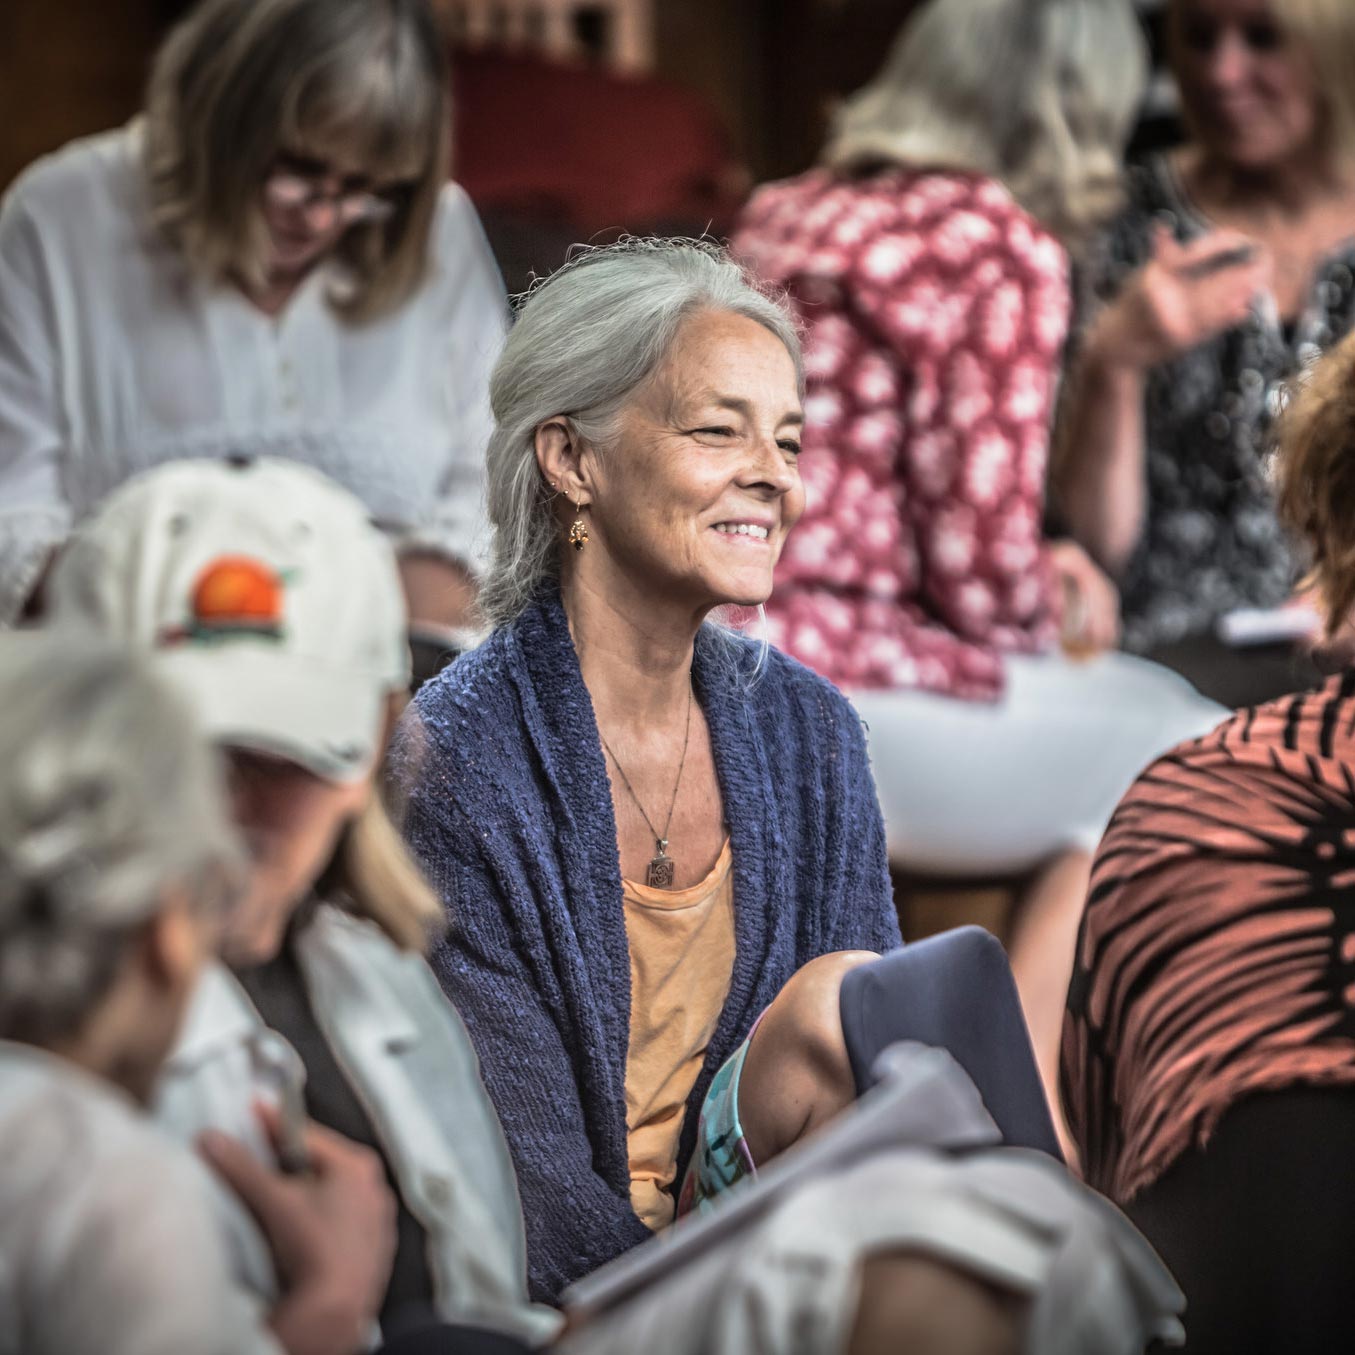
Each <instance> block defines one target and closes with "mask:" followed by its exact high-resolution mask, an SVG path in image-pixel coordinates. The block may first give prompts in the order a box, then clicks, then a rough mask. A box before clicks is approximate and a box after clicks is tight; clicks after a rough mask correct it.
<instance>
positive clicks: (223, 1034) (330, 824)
mask: <svg viewBox="0 0 1355 1355" xmlns="http://www.w3.org/2000/svg"><path fill="white" fill-rule="evenodd" d="M52 601H53V614H54V618H55V622H56V624H57V625H58V626H61V627H67V628H78V629H80V630H82V631H94V632H96V633H99V634H105V635H111V636H114V637H117V638H119V639H122V640H125V641H127V642H129V643H131V644H134V645H136V646H138V647H142V648H145V649H147V650H152V651H154V652H155V653H156V657H157V663H158V665H159V666H160V668H161V669H162V670H163V671H164V672H166V673H167V674H168V675H170V676H172V677H173V678H174V679H175V681H177V682H178V683H179V684H180V685H181V687H182V688H183V689H184V690H186V691H187V692H188V694H189V696H190V698H191V700H192V702H193V704H194V706H195V708H196V709H197V710H198V711H199V713H200V715H201V719H202V723H203V726H204V728H205V730H206V732H207V734H208V735H209V736H210V737H211V738H212V739H214V740H215V741H216V742H217V743H218V744H219V745H220V747H221V748H222V750H223V752H224V754H225V756H226V759H227V763H228V767H229V772H230V790H231V812H232V814H233V817H234V819H235V823H236V825H237V827H238V828H239V830H240V832H241V834H242V835H243V837H244V839H245V843H246V846H247V848H248V849H249V853H250V865H251V872H250V885H249V888H248V889H247V890H246V891H245V892H244V894H243V896H242V898H241V901H240V903H239V906H238V907H237V908H236V910H235V913H234V915H233V918H232V923H231V926H230V927H229V928H228V930H227V932H226V934H225V937H224V940H223V943H222V947H221V951H222V956H223V959H224V960H225V961H226V963H227V964H228V965H229V966H230V969H229V970H227V969H226V968H225V967H223V966H214V967H213V968H212V969H211V970H209V972H208V973H207V974H206V975H205V976H204V981H203V983H202V985H201V988H200V990H199V993H198V996H197V998H196V999H195V1001H194V1003H193V1006H192V1007H191V1008H190V1010H189V1014H188V1018H187V1020H186V1022H185V1025H184V1030H183V1032H182V1034H181V1036H180V1038H179V1040H178V1042H177V1044H176V1045H175V1047H174V1049H173V1051H172V1052H171V1053H170V1055H169V1057H168V1059H167V1060H166V1063H165V1068H164V1071H163V1073H162V1076H161V1079H160V1082H159V1085H158V1087H157V1090H156V1098H155V1111H156V1116H157V1118H158V1119H159V1120H160V1122H161V1123H162V1124H164V1125H165V1126H166V1127H167V1128H168V1129H170V1130H171V1131H172V1132H173V1133H174V1134H175V1136H176V1137H178V1138H180V1139H182V1140H184V1141H186V1142H192V1141H193V1139H194V1137H195V1136H196V1135H197V1134H198V1133H200V1132H201V1131H203V1130H205V1129H215V1130H218V1131H226V1132H228V1133H229V1134H231V1135H232V1136H233V1138H235V1139H237V1140H239V1141H242V1142H245V1143H247V1144H248V1145H249V1146H250V1147H251V1148H252V1150H253V1153H254V1156H253V1157H252V1158H250V1157H246V1158H245V1159H244V1161H243V1163H239V1164H235V1163H233V1165H238V1169H239V1170H240V1171H242V1172H243V1173H244V1174H245V1180H247V1181H248V1180H251V1179H252V1177H253V1175H254V1174H255V1173H257V1171H258V1167H257V1165H256V1163H257V1162H263V1163H271V1162H272V1160H273V1156H274V1154H273V1150H272V1148H271V1146H270V1145H269V1144H268V1142H267V1141H266V1140H264V1139H263V1137H262V1136H261V1135H260V1134H259V1133H258V1132H257V1130H256V1129H254V1127H253V1118H254V1116H253V1105H254V1103H255V1101H256V1100H258V1099H260V1098H263V1099H269V1100H274V1099H278V1098H279V1096H280V1099H281V1102H282V1104H283V1105H284V1106H289V1105H290V1106H292V1107H293V1108H295V1107H296V1105H297V1104H298V1103H303V1104H304V1109H305V1113H307V1114H309V1115H310V1116H311V1117H313V1118H314V1120H315V1121H316V1122H317V1123H318V1124H320V1125H322V1126H324V1128H325V1129H326V1130H328V1131H330V1132H331V1133H332V1134H334V1135H336V1136H342V1141H343V1142H346V1143H349V1144H357V1145H361V1146H362V1148H363V1149H364V1150H366V1151H368V1152H370V1154H372V1155H373V1156H374V1157H375V1158H376V1160H377V1161H379V1163H380V1171H381V1174H382V1176H383V1178H385V1179H388V1180H389V1182H390V1185H391V1189H392V1191H393V1193H394V1195H395V1199H396V1202H397V1206H398V1208H397V1210H396V1220H397V1229H396V1232H397V1245H396V1247H395V1250H394V1258H393V1261H392V1258H391V1257H390V1256H389V1255H387V1256H386V1258H385V1262H386V1264H385V1268H384V1270H382V1271H381V1273H380V1275H379V1277H378V1282H379V1283H378V1300H377V1303H376V1308H377V1309H378V1310H379V1314H378V1316H379V1320H380V1326H381V1331H382V1334H383V1336H384V1339H385V1340H386V1342H387V1343H388V1344H390V1343H393V1342H395V1341H397V1340H401V1339H411V1340H412V1339H414V1338H415V1337H417V1336H418V1334H419V1333H420V1332H422V1331H426V1330H428V1329H436V1330H438V1331H439V1332H441V1333H442V1334H443V1337H444V1339H445V1340H447V1341H450V1340H451V1339H452V1338H451V1336H450V1334H449V1333H448V1332H447V1324H448V1323H457V1324H459V1325H460V1326H463V1327H474V1328H476V1329H477V1331H483V1330H484V1329H489V1330H490V1332H491V1333H492V1337H485V1338H484V1339H485V1340H491V1339H492V1340H493V1341H497V1342H498V1343H499V1344H498V1345H491V1348H492V1349H494V1350H495V1352H496V1355H498V1351H499V1350H500V1349H509V1350H511V1349H518V1348H520V1345H519V1344H518V1342H517V1341H516V1340H515V1339H514V1338H516V1337H522V1338H524V1339H525V1338H532V1340H533V1343H535V1338H537V1337H544V1336H546V1335H548V1334H549V1333H550V1331H551V1330H552V1328H553V1327H554V1326H555V1325H556V1323H555V1319H554V1316H553V1315H552V1314H550V1313H546V1312H544V1311H541V1310H535V1311H533V1310H532V1309H530V1307H529V1305H528V1304H527V1301H526V1292H525V1280H526V1261H525V1244H524V1239H523V1229H522V1216H521V1211H520V1207H519V1204H518V1195H517V1189H516V1183H515V1181H514V1177H513V1169H512V1162H511V1159H510V1158H509V1154H508V1149H507V1146H506V1145H505V1143H504V1140H503V1135H502V1133H501V1132H500V1129H499V1124H498V1120H497V1118H496V1117H495V1114H494V1110H493V1108H492V1106H491V1105H490V1103H489V1099H488V1096H487V1095H486V1093H485V1090H484V1087H483V1086H482V1084H481V1081H480V1075H479V1071H478V1069H477V1066H476V1060H475V1054H474V1052H473V1050H472V1048H471V1045H470V1041H469V1039H468V1037H467V1035H466V1032H465V1029H464V1028H463V1026H462V1024H461V1022H460V1020H459V1019H458V1018H457V1015H456V1013H455V1011H454V1010H453V1009H452V1008H451V1007H450V1006H449V1005H448V1003H447V1002H446V1001H445V1000H444V999H443V996H442V993H441V991H440V990H439V988H438V985H437V983H436V981H435V980H434V978H433V975H432V972H431V971H430V970H429V969H428V967H427V965H426V964H425V963H424V961H423V958H422V951H423V949H424V948H425V947H426V946H427V945H428V943H429V941H430V940H431V936H432V932H433V928H434V927H435V926H436V925H438V924H440V923H441V909H440V908H439V906H438V901H437V900H436V898H435V897H434V896H433V894H432V892H431V891H430V890H429V888H428V886H427V885H425V883H424V882H423V879H422V878H421V876H420V875H419V872H418V870H417V868H416V867H415V865H414V863H413V862H412V860H411V859H410V857H409V855H408V853H407V851H406V850H405V848H404V845H403V844H402V842H401V841H400V838H399V835H398V834H397V833H396V831H395V829H394V828H393V827H392V825H391V823H390V821H389V820H388V819H387V817H386V813H385V810H384V809H383V808H382V806H381V803H380V800H379V798H378V797H377V793H376V790H375V778H376V776H377V772H378V768H379V767H380V764H381V758H382V754H383V752H384V750H385V742H386V735H387V732H388V730H389V728H390V727H391V725H392V724H393V721H394V718H395V714H396V712H397V710H398V709H399V707H400V705H401V704H402V701H401V698H402V695H403V693H404V692H405V689H406V684H407V681H408V671H409V655H408V649H407V646H406V644H405V641H404V614H403V610H404V609H403V605H402V601H401V597H400V588H399V580H398V575H397V572H396V562H395V557H394V555H393V553H392V551H391V548H390V545H389V544H388V543H387V541H386V540H385V539H384V537H383V536H382V535H381V534H380V533H379V532H378V531H377V530H376V529H375V528H374V527H373V526H372V525H371V523H370V522H369V521H368V519H367V516H366V513H365V510H364V508H363V506H362V504H361V503H360V502H358V501H357V500H356V499H355V498H354V497H353V496H352V495H351V494H348V493H346V492H345V491H344V490H342V489H341V488H340V487H338V486H337V485H335V484H333V483H331V482H329V481H327V480H325V478H324V477H323V476H321V475H319V474H318V473H317V472H316V471H314V470H313V469H311V468H310V467H306V466H300V465H297V464H295V463H294V462H286V461H281V460H277V459H261V460H258V461H254V462H251V463H249V464H243V465H241V464H227V463H221V462H206V463H203V462H198V463H184V462H180V463H176V464H173V465H164V466H160V467H157V468H156V469H154V470H152V471H148V472H146V473H145V474H144V475H141V476H139V477H137V478H136V479H135V480H132V481H129V482H128V483H127V484H126V485H124V486H122V487H121V488H119V489H118V490H116V491H115V492H114V493H113V494H112V495H110V497H109V498H108V499H107V501H106V502H105V503H104V505H103V506H102V507H101V509H100V510H99V511H98V512H97V513H95V514H94V515H93V516H92V517H91V518H90V519H89V520H88V521H87V522H85V523H83V524H81V526H80V527H78V528H77V529H76V532H75V533H74V535H73V536H72V538H71V541H70V543H69V545H68V547H67V548H66V550H65V551H64V552H63V553H62V556H61V558H60V559H59V560H58V562H57V564H56V567H55V570H54V572H53V576H52ZM279 1036H280V1037H281V1039H279V1038H278V1037H279ZM270 1051H272V1052H270ZM303 1083H304V1087H303ZM293 1165H294V1164H293ZM233 1179H234V1178H233ZM223 1222H225V1223H226V1225H227V1226H228V1228H229V1235H230V1237H231V1240H232V1246H233V1254H234V1260H235V1262H236V1265H237V1269H238V1273H239V1275H240V1277H241V1281H242V1283H245V1284H248V1285H249V1287H251V1288H252V1289H253V1290H255V1292H256V1293H258V1294H259V1295H260V1296H261V1297H262V1298H267V1297H268V1295H270V1294H271V1293H272V1292H273V1291H274V1289H275V1288H276V1286H277V1283H278V1280H279V1278H285V1276H279V1275H278V1274H276V1273H275V1270H274V1267H273V1266H272V1265H270V1258H269V1256H268V1254H267V1251H266V1250H265V1248H264V1247H263V1245H262V1239H261V1238H260V1237H259V1235H258V1233H257V1230H255V1229H254V1228H253V1227H252V1226H251V1225H250V1222H249V1220H248V1219H247V1218H245V1217H243V1216H242V1215H241V1214H240V1213H239V1211H237V1210H231V1211H230V1212H229V1213H228V1214H227V1215H226V1216H225V1218H224V1220H223ZM347 1244H348V1246H349V1248H350V1249H351V1250H353V1251H354V1252H355V1253H356V1254H358V1255H366V1254H367V1251H368V1248H367V1246H366V1243H365V1241H364V1239H363V1238H362V1237H361V1236H360V1235H357V1236H354V1235H352V1234H349V1235H348V1239H347ZM476 1340H477V1336H476V1335H474V1334H466V1335H465V1336H464V1342H465V1344H464V1345H462V1346H458V1347H457V1349H458V1350H464V1351H465V1352H466V1355H472V1352H477V1351H478V1350H479V1349H480V1347H479V1346H477V1345H475V1344H473V1343H474V1342H475V1341H476Z"/></svg>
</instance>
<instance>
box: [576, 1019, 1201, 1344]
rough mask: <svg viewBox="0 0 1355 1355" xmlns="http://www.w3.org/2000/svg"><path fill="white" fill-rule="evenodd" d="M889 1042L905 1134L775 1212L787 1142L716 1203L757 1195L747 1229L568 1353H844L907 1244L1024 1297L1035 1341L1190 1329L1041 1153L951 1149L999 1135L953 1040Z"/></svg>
mask: <svg viewBox="0 0 1355 1355" xmlns="http://www.w3.org/2000/svg"><path fill="white" fill-rule="evenodd" d="M885 1057H886V1058H887V1059H888V1060H889V1061H890V1064H891V1067H890V1071H889V1074H888V1076H890V1077H892V1078H900V1079H902V1080H903V1082H904V1084H905V1085H907V1086H908V1087H909V1090H910V1095H911V1097H912V1098H913V1103H912V1104H910V1105H909V1116H908V1118H909V1122H910V1128H909V1129H908V1130H906V1131H904V1132H903V1133H902V1134H901V1137H902V1138H903V1139H904V1141H903V1142H901V1143H900V1144H899V1146H897V1147H892V1148H883V1149H878V1150H877V1151H875V1152H874V1153H873V1154H872V1155H871V1156H869V1157H867V1158H865V1159H864V1160H863V1161H860V1162H856V1163H854V1164H852V1165H848V1166H845V1167H843V1168H842V1169H840V1170H837V1171H833V1170H831V1169H830V1170H827V1171H824V1172H822V1173H816V1174H815V1175H814V1176H813V1177H812V1179H810V1180H809V1181H808V1182H807V1183H801V1182H797V1183H796V1184H795V1185H792V1186H788V1187H786V1188H785V1190H784V1198H783V1199H782V1200H781V1201H780V1202H779V1203H778V1204H776V1205H775V1206H774V1207H772V1208H771V1209H770V1210H769V1211H767V1212H765V1213H759V1212H758V1211H756V1210H754V1209H750V1208H748V1206H749V1204H751V1203H752V1195H753V1194H755V1193H756V1192H758V1191H770V1190H771V1189H773V1188H774V1187H773V1181H774V1179H775V1178H776V1177H777V1176H778V1175H779V1172H778V1166H779V1167H781V1168H782V1169H785V1168H786V1167H787V1165H788V1164H789V1162H790V1159H791V1156H792V1154H787V1155H786V1157H785V1158H783V1159H782V1160H781V1162H780V1163H779V1164H776V1163H774V1164H772V1167H771V1168H770V1169H769V1170H768V1171H767V1172H766V1173H764V1174H763V1175H762V1176H761V1177H760V1178H759V1180H758V1181H757V1182H750V1183H747V1184H744V1185H741V1186H739V1187H738V1189H737V1190H736V1191H733V1192H731V1193H730V1195H729V1196H728V1197H727V1199H726V1200H725V1201H724V1203H723V1205H722V1206H717V1211H718V1209H719V1208H721V1207H722V1208H724V1209H726V1210H730V1209H732V1208H733V1207H736V1206H735V1201H737V1200H740V1199H742V1200H744V1205H743V1206H742V1207H743V1209H744V1211H745V1217H746V1218H748V1219H749V1220H750V1223H749V1225H748V1226H747V1227H743V1228H739V1229H736V1230H726V1231H725V1233H724V1235H722V1236H721V1237H720V1239H719V1242H718V1244H716V1245H712V1246H709V1247H706V1248H704V1249H699V1250H698V1249H691V1251H689V1253H688V1254H689V1256H692V1255H694V1257H695V1259H692V1260H689V1262H688V1263H687V1264H685V1265H681V1266H677V1267H674V1268H673V1269H672V1270H671V1272H670V1273H667V1274H663V1275H662V1277H661V1279H660V1281H659V1282H658V1283H654V1284H651V1285H649V1286H648V1287H646V1288H645V1289H643V1290H642V1291H640V1292H637V1293H634V1294H632V1295H631V1296H630V1297H628V1298H625V1299H622V1300H620V1301H619V1302H618V1303H617V1304H616V1306H615V1307H612V1308H610V1309H608V1310H605V1311H604V1312H603V1313H602V1314H601V1315H600V1316H598V1317H597V1318H595V1319H593V1320H591V1321H587V1322H585V1323H584V1324H583V1325H582V1326H580V1327H579V1328H577V1330H576V1332H575V1333H572V1334H571V1335H569V1336H567V1337H566V1338H565V1339H564V1341H563V1342H562V1343H561V1346H560V1355H631V1352H634V1351H653V1352H659V1353H661V1355H839V1352H841V1351H842V1350H844V1349H845V1347H846V1343H847V1339H848V1336H849V1334H850V1332H851V1328H852V1324H853V1321H854V1318H855V1315H856V1308H857V1300H858V1296H859V1286H860V1274H861V1267H862V1263H863V1262H864V1261H865V1260H866V1259H867V1258H869V1257H871V1256H875V1255H881V1254H887V1253H904V1252H907V1253H915V1254H919V1255H922V1256H927V1257H931V1258H933V1259H936V1260H940V1261H943V1262H947V1263H949V1264H950V1265H952V1266H953V1267H954V1268H955V1269H956V1270H958V1271H960V1272H962V1273H966V1274H969V1275H973V1276H976V1277H980V1278H982V1279H985V1280H987V1281H989V1282H991V1283H992V1284H995V1285H998V1286H1000V1287H1002V1288H1004V1289H1007V1290H1010V1291H1011V1292H1013V1293H1015V1294H1018V1295H1021V1296H1023V1297H1025V1298H1026V1299H1027V1300H1028V1303H1029V1307H1028V1311H1027V1317H1026V1320H1025V1326H1024V1340H1023V1345H1022V1349H1023V1350H1025V1351H1027V1352H1029V1355H1140V1352H1142V1351H1143V1349H1144V1347H1145V1346H1146V1345H1147V1344H1148V1343H1149V1341H1150V1340H1152V1339H1154V1338H1156V1339H1161V1340H1163V1341H1166V1342H1170V1343H1174V1344H1180V1342H1181V1340H1182V1338H1183V1335H1184V1333H1183V1331H1182V1328H1181V1324H1180V1321H1179V1314H1180V1312H1181V1310H1182V1308H1183V1307H1184V1298H1183V1296H1182V1294H1181V1291H1180V1290H1179V1289H1178V1288H1177V1286H1176V1284H1175V1283H1174V1281H1173V1280H1172V1278H1171V1276H1170V1275H1169V1274H1168V1273H1167V1271H1166V1269H1165V1267H1164V1266H1163V1265H1162V1263H1161V1262H1160V1261H1159V1260H1158V1258H1157V1257H1156V1256H1155V1255H1154V1254H1153V1252H1152V1249H1151V1248H1150V1247H1149V1246H1148V1244H1147V1243H1146V1242H1145V1241H1144V1240H1143V1238H1142V1237H1140V1236H1139V1234H1138V1233H1137V1232H1136V1231H1135V1230H1134V1228H1133V1227H1132V1226H1131V1225H1130V1224H1129V1222H1128V1221H1127V1220H1126V1219H1125V1218H1124V1216H1123V1215H1122V1214H1120V1213H1119V1211H1118V1210H1116V1209H1115V1208H1114V1207H1113V1206H1111V1205H1110V1204H1108V1203H1107V1202H1106V1201H1105V1200H1103V1199H1102V1198H1101V1197H1100V1196H1098V1195H1096V1194H1094V1193H1093V1192H1092V1191H1090V1190H1088V1189H1086V1188H1085V1187H1084V1186H1082V1185H1080V1184H1079V1183H1078V1182H1076V1181H1074V1180H1073V1178H1072V1177H1071V1176H1070V1175H1069V1174H1068V1172H1067V1171H1066V1170H1065V1169H1064V1168H1063V1167H1062V1166H1060V1165H1059V1164H1057V1163H1055V1162H1054V1161H1053V1160H1052V1159H1050V1158H1048V1157H1046V1156H1044V1155H1043V1154H1042V1153H1036V1152H1032V1151H1028V1150H1025V1149H1015V1148H987V1147H979V1148H971V1149H969V1150H967V1151H965V1152H962V1153H959V1154H958V1155H955V1156H951V1155H950V1154H948V1153H947V1152H945V1151H944V1150H945V1149H946V1148H947V1147H953V1146H956V1145H960V1144H983V1143H991V1142H992V1141H993V1140H994V1139H996V1137H997V1130H996V1127H995V1126H994V1125H993V1123H992V1120H991V1119H990V1117H989V1116H988V1114H987V1112H986V1111H985V1110H984V1108H983V1105H982V1102H981V1101H980V1100H979V1097H978V1094H977V1092H976V1091H975V1089H974V1085H973V1083H972V1082H971V1081H970V1080H969V1078H968V1077H967V1076H966V1075H965V1073H964V1072H963V1070H962V1069H961V1068H960V1067H959V1065H958V1064H956V1063H955V1062H954V1060H953V1059H951V1058H950V1056H949V1055H947V1054H945V1053H944V1051H941V1050H937V1049H928V1048H925V1047H924V1046H921V1045H907V1044H901V1045H896V1046H894V1047H893V1048H892V1049H891V1050H889V1051H888V1053H887V1054H886V1056H885ZM860 1109H861V1110H862V1111H864V1103H862V1106H861V1108H860ZM850 1114H851V1112H848V1115H850ZM846 1122H847V1117H844V1118H843V1120H842V1121H840V1122H839V1124H840V1125H845V1124H846ZM833 1134H834V1129H833V1128H832V1127H829V1128H828V1129H827V1130H825V1131H824V1133H823V1134H822V1135H820V1136H819V1137H818V1138H817V1139H816V1140H815V1144H816V1145H817V1146H816V1148H815V1149H814V1150H813V1151H816V1152H819V1153H822V1152H825V1151H826V1146H827V1144H828V1141H829V1140H830V1139H831V1137H832V1136H833ZM795 1151H798V1152H804V1153H806V1154H808V1153H809V1152H810V1151H811V1148H810V1146H809V1145H808V1144H806V1145H805V1146H804V1147H803V1148H802V1149H798V1150H795ZM716 1219H718V1212H716V1213H712V1214H711V1215H709V1216H708V1217H707V1218H706V1219H704V1220H702V1219H699V1218H698V1219H692V1220H687V1221H682V1220H679V1222H678V1223H677V1225H676V1227H675V1228H674V1229H672V1230H671V1231H670V1232H669V1233H668V1234H667V1235H666V1236H665V1237H663V1238H658V1239H655V1241H653V1242H650V1243H646V1244H645V1248H654V1249H659V1248H662V1249H664V1250H665V1251H667V1252H669V1253H672V1254H676V1253H677V1252H678V1251H679V1249H680V1248H679V1239H680V1238H681V1237H682V1235H683V1232H684V1229H688V1230H690V1229H693V1228H702V1227H704V1228H706V1229H707V1231H708V1232H713V1231H714V1227H713V1225H714V1223H715V1220H716ZM642 1250H643V1249H642ZM627 1264H628V1260H627V1258H622V1260H620V1261H618V1262H615V1263H614V1265H615V1266H616V1267H618V1268H619V1267H622V1266H624V1265H627ZM629 1264H630V1265H632V1266H633V1265H634V1258H633V1257H632V1258H631V1259H630V1260H629ZM603 1274H605V1271H604V1272H599V1276H601V1275H603ZM598 1278H599V1277H594V1280H593V1283H594V1284H596V1281H597V1279H598ZM568 1299H569V1295H568V1294H566V1301H568Z"/></svg>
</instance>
